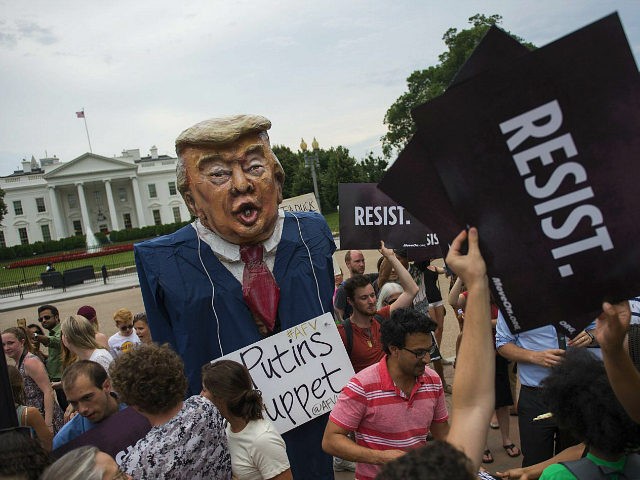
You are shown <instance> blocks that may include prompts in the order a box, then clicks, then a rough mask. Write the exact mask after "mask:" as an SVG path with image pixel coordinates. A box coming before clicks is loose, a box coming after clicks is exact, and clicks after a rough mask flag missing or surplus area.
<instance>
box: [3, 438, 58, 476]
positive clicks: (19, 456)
mask: <svg viewBox="0 0 640 480" xmlns="http://www.w3.org/2000/svg"><path fill="white" fill-rule="evenodd" d="M21 428H22V429H24V428H25V427H21ZM50 463H51V457H50V456H49V453H47V451H46V450H45V449H44V448H42V445H41V444H40V441H39V440H38V439H35V438H31V437H30V436H29V435H25V434H24V433H23V432H22V431H20V430H18V429H16V430H13V431H8V432H4V433H2V441H1V442H0V477H2V478H24V479H27V480H38V479H39V478H40V475H41V474H42V472H43V471H44V469H45V468H46V467H47V466H48V465H49V464H50Z"/></svg>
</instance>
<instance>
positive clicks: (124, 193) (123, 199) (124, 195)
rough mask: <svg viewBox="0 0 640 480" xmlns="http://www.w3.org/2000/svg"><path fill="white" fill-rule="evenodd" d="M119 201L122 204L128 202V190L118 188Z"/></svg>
mask: <svg viewBox="0 0 640 480" xmlns="http://www.w3.org/2000/svg"><path fill="white" fill-rule="evenodd" d="M118 200H120V201H121V202H122V203H124V202H126V201H127V189H126V188H124V187H118Z"/></svg>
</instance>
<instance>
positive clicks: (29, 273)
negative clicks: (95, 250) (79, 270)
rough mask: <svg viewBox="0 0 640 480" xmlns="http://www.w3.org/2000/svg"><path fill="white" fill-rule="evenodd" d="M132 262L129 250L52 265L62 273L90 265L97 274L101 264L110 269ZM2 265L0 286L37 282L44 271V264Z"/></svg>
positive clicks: (131, 254)
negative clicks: (14, 266)
mask: <svg viewBox="0 0 640 480" xmlns="http://www.w3.org/2000/svg"><path fill="white" fill-rule="evenodd" d="M9 263H11V262H6V263H5V264H4V265H7V264H9ZM133 264H134V261H133V252H132V251H130V252H120V253H113V254H111V255H104V256H102V257H91V258H84V259H82V260H73V261H70V262H57V263H56V264H55V265H54V267H55V269H56V270H57V271H58V272H60V273H62V272H64V271H65V270H67V269H69V268H75V267H84V266H87V265H92V266H93V270H94V271H95V272H97V274H98V275H99V274H100V269H101V268H102V265H106V266H107V268H108V269H110V268H115V267H124V266H128V265H133ZM4 265H3V266H2V268H0V286H7V285H16V284H17V283H18V282H20V281H21V282H22V283H31V282H39V281H40V274H41V273H42V272H44V269H45V266H44V265H35V266H33V267H24V268H11V269H7V268H5V267H4Z"/></svg>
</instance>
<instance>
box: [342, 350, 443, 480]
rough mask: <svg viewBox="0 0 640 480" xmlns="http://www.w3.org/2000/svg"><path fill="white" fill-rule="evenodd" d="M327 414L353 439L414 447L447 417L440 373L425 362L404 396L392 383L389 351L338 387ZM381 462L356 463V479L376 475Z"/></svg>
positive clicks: (366, 443) (365, 444) (384, 445)
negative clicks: (432, 427)
mask: <svg viewBox="0 0 640 480" xmlns="http://www.w3.org/2000/svg"><path fill="white" fill-rule="evenodd" d="M329 418H330V420H331V421H332V422H333V423H335V424H336V425H338V426H339V427H341V428H344V429H345V430H350V431H354V432H355V434H356V443H357V444H358V445H361V446H363V447H366V448H371V449H374V450H391V449H398V450H412V449H414V448H417V447H421V446H423V445H425V444H426V443H427V433H428V432H429V427H430V426H431V423H432V422H446V421H447V419H448V414H447V406H446V403H445V397H444V391H443V389H442V382H441V381H440V377H438V375H437V374H436V372H434V371H433V370H431V369H430V368H426V369H425V372H424V374H422V375H421V376H420V377H418V378H417V379H416V383H415V384H414V386H413V390H412V391H411V395H410V396H409V397H407V396H406V395H405V394H404V393H402V391H401V390H400V389H399V388H398V387H396V386H395V384H394V383H393V380H392V379H391V375H390V374H389V370H388V368H387V357H386V356H385V357H384V358H382V359H381V360H380V362H378V363H376V364H374V365H371V366H370V367H367V368H365V369H364V370H362V371H360V372H359V373H358V374H357V375H355V376H354V377H353V378H352V379H351V380H350V381H349V383H348V384H347V385H346V386H345V387H344V388H343V389H342V392H341V393H340V395H339V396H338V401H337V403H336V405H335V407H334V408H333V411H332V412H331V415H330V417H329ZM379 470H380V467H379V466H377V465H371V464H367V463H358V464H357V466H356V478H357V479H358V480H369V479H374V478H375V476H376V475H377V474H378V472H379Z"/></svg>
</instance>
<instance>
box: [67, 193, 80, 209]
mask: <svg viewBox="0 0 640 480" xmlns="http://www.w3.org/2000/svg"><path fill="white" fill-rule="evenodd" d="M67 203H69V208H78V197H76V196H75V194H73V193H70V194H69V195H67Z"/></svg>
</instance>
